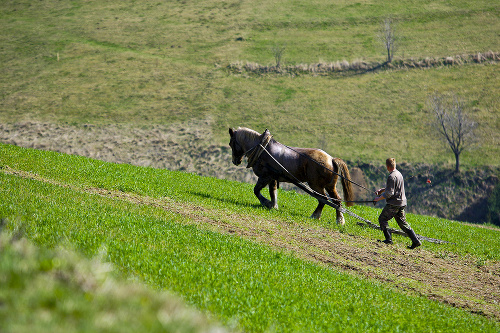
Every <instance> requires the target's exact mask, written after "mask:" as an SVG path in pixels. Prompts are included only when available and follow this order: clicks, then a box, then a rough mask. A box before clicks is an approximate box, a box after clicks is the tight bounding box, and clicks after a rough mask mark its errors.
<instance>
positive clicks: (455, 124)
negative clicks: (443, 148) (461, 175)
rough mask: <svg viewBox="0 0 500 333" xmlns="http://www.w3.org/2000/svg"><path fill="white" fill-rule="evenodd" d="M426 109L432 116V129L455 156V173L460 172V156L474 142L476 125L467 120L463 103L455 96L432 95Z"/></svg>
mask: <svg viewBox="0 0 500 333" xmlns="http://www.w3.org/2000/svg"><path fill="white" fill-rule="evenodd" d="M428 107H429V110H430V112H431V113H433V115H434V121H433V127H434V128H435V129H436V130H437V132H438V133H439V135H440V136H441V137H442V138H443V139H444V140H445V142H446V143H447V144H448V145H449V146H450V148H451V150H452V151H453V154H455V162H456V164H455V172H460V154H461V153H462V152H463V151H464V149H466V148H470V147H471V146H472V144H474V143H475V142H476V135H475V129H476V127H477V123H476V122H474V121H472V120H471V119H470V118H469V116H468V115H467V109H466V106H465V103H464V102H463V101H462V100H460V99H459V98H458V97H457V96H456V95H451V96H445V95H440V94H434V95H432V96H430V97H429V100H428Z"/></svg>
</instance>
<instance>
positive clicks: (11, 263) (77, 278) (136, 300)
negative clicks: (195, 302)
mask: <svg viewBox="0 0 500 333" xmlns="http://www.w3.org/2000/svg"><path fill="white" fill-rule="evenodd" d="M2 227H3V226H2ZM18 237H19V233H17V234H14V235H12V233H9V232H6V231H3V230H2V231H1V232H0V272H1V275H0V281H1V283H2V287H1V288H0V300H1V301H2V306H1V307H0V330H2V332H28V331H29V332H34V333H35V332H94V331H95V332H97V331H101V332H102V331H106V332H138V331H148V332H165V331H169V332H172V331H175V332H205V331H206V330H207V329H217V327H216V326H215V324H214V323H213V322H210V321H208V320H207V319H206V318H205V317H203V316H202V315H200V313H197V312H196V311H194V310H193V309H189V308H186V306H185V305H184V303H183V301H181V300H180V299H179V298H178V297H174V296H172V295H170V294H168V293H165V292H158V291H157V290H154V289H152V288H150V287H147V286H144V285H141V284H139V283H137V282H136V283H132V282H130V281H124V280H123V279H120V278H118V277H117V276H116V274H115V272H114V271H113V267H112V265H110V264H109V263H104V262H102V259H103V258H101V257H99V256H97V257H95V258H93V259H92V260H88V259H86V258H83V257H82V256H81V255H77V254H76V253H74V252H73V251H70V250H68V249H67V248H66V249H65V248H63V247H62V246H61V247H58V248H57V249H52V250H51V249H47V248H41V247H35V246H33V244H31V243H29V242H28V241H27V240H26V239H24V238H21V239H18ZM101 252H105V251H102V249H101Z"/></svg>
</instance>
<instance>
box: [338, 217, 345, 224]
mask: <svg viewBox="0 0 500 333" xmlns="http://www.w3.org/2000/svg"><path fill="white" fill-rule="evenodd" d="M337 224H340V225H344V224H345V220H344V218H343V217H342V218H340V219H337Z"/></svg>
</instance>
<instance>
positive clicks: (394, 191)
mask: <svg viewBox="0 0 500 333" xmlns="http://www.w3.org/2000/svg"><path fill="white" fill-rule="evenodd" d="M382 195H383V197H384V198H385V200H386V202H387V203H388V204H390V205H394V206H399V207H402V206H406V195H405V181H404V180H403V175H402V174H401V172H399V171H398V170H396V169H394V170H393V171H392V172H391V173H390V174H389V177H387V185H386V186H385V192H384V193H383V194H382Z"/></svg>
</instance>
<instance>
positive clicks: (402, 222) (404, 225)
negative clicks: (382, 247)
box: [378, 204, 411, 232]
mask: <svg viewBox="0 0 500 333" xmlns="http://www.w3.org/2000/svg"><path fill="white" fill-rule="evenodd" d="M405 208H406V206H394V205H391V204H387V205H385V207H384V209H383V210H382V213H380V216H379V217H378V223H379V224H380V227H381V228H382V230H384V229H387V227H388V226H389V220H390V219H392V218H394V219H395V220H396V222H397V223H398V225H399V227H400V228H401V229H402V230H403V231H404V232H406V230H411V227H410V225H409V224H408V222H406V213H405Z"/></svg>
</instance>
